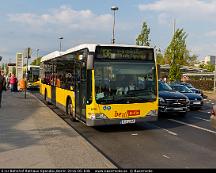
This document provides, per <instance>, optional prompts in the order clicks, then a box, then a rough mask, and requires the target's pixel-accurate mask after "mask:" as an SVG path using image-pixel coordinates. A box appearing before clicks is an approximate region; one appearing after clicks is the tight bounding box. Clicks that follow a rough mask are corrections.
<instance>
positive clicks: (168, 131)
mask: <svg viewBox="0 0 216 173" xmlns="http://www.w3.org/2000/svg"><path fill="white" fill-rule="evenodd" d="M151 125H152V126H155V127H157V128H158V129H163V130H164V131H166V132H167V133H169V134H171V135H174V136H177V135H178V134H177V133H175V132H172V131H170V130H167V129H164V128H162V127H160V126H157V125H155V124H151Z"/></svg>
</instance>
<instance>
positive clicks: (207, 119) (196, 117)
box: [194, 117, 210, 122]
mask: <svg viewBox="0 0 216 173" xmlns="http://www.w3.org/2000/svg"><path fill="white" fill-rule="evenodd" d="M194 118H196V119H199V120H203V121H208V122H209V121H210V120H208V119H204V118H201V117H194Z"/></svg>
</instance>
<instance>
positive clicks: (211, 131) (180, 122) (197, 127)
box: [168, 119, 216, 134]
mask: <svg viewBox="0 0 216 173" xmlns="http://www.w3.org/2000/svg"><path fill="white" fill-rule="evenodd" d="M168 120H169V121H173V122H176V123H179V124H183V125H186V126H190V127H193V128H196V129H200V130H203V131H206V132H210V133H213V134H216V131H213V130H209V129H205V128H203V127H199V126H196V125H193V124H189V123H185V122H182V121H178V120H174V119H168Z"/></svg>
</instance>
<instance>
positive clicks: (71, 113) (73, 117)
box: [66, 98, 76, 121]
mask: <svg viewBox="0 0 216 173" xmlns="http://www.w3.org/2000/svg"><path fill="white" fill-rule="evenodd" d="M66 113H67V115H68V116H69V118H70V119H71V120H72V121H76V115H75V112H74V111H73V105H72V101H71V99H70V98H69V99H68V101H67V106H66Z"/></svg>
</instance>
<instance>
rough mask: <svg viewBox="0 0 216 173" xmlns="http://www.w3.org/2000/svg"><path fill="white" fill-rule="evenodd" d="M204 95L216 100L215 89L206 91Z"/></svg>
mask: <svg viewBox="0 0 216 173" xmlns="http://www.w3.org/2000/svg"><path fill="white" fill-rule="evenodd" d="M204 95H206V96H207V98H208V99H210V100H216V93H215V92H214V91H204Z"/></svg>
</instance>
